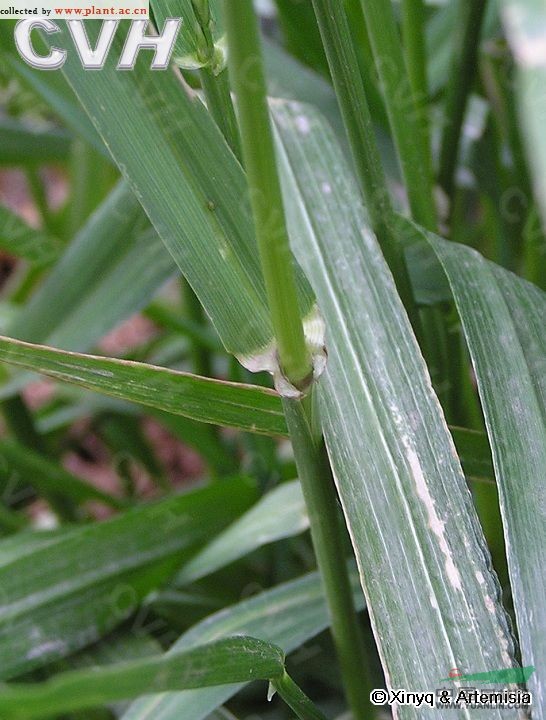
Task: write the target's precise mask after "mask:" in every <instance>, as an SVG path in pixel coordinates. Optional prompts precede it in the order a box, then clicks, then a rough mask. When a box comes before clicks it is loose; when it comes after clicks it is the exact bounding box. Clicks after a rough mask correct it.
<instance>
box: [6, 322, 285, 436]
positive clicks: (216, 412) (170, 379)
mask: <svg viewBox="0 0 546 720" xmlns="http://www.w3.org/2000/svg"><path fill="white" fill-rule="evenodd" d="M0 361H3V362H7V363H11V364H13V365H18V366H19V367H23V368H25V369H27V370H33V371H35V372H39V373H42V374H44V375H48V376H49V377H52V378H55V379H57V380H62V381H64V382H71V383H74V384H76V385H80V386H81V387H85V388H87V389H88V390H94V391H96V392H102V393H105V394H106V395H111V396H113V397H117V398H120V399H121V400H129V401H131V402H136V403H140V404H142V405H147V406H149V407H153V408H157V409H158V410H164V411H166V412H170V413H174V414H175V415H184V416H185V417H188V418H191V419H193V420H199V421H200V422H207V423H213V424H216V425H226V426H228V427H236V428H239V429H241V430H249V431H251V432H260V433H264V434H267V435H283V434H286V425H285V421H284V416H283V414H282V407H281V405H280V401H279V396H278V395H277V394H276V393H275V392H273V391H272V390H268V389H267V388H262V387H259V386H255V385H244V384H239V383H231V382H224V381H222V380H212V379H209V378H203V377H200V376H198V375H191V374H190V373H184V372H179V371H176V370H169V369H167V368H161V367H157V366H155V365H147V364H145V363H137V362H131V361H128V360H117V359H114V358H105V357H95V356H93V355H83V354H80V353H71V352H67V351H64V350H56V349H54V348H49V347H45V346H44V345H32V344H30V343H24V342H21V341H19V340H13V339H12V338H4V337H1V336H0Z"/></svg>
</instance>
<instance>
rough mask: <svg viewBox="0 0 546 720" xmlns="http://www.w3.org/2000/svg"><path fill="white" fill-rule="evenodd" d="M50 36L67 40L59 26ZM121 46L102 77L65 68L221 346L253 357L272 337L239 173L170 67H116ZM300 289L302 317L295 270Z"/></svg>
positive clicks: (72, 59) (306, 297) (74, 61)
mask: <svg viewBox="0 0 546 720" xmlns="http://www.w3.org/2000/svg"><path fill="white" fill-rule="evenodd" d="M54 42H55V45H57V46H60V47H61V46H63V45H67V44H68V43H69V42H70V41H69V39H68V37H67V33H66V31H63V32H62V33H59V34H58V35H56V36H55V41H54ZM122 43H123V38H122V37H121V35H120V34H119V33H118V36H117V37H116V39H115V40H114V43H113V49H112V51H111V53H110V59H109V61H108V62H107V64H106V66H105V68H104V69H103V70H101V72H100V73H92V74H91V75H90V74H89V73H87V72H85V71H84V70H83V69H82V67H81V65H80V63H79V60H78V58H77V57H76V56H75V55H74V54H70V53H69V58H68V60H67V62H66V64H65V66H64V69H63V72H64V73H65V74H66V77H67V79H68V81H69V82H70V84H71V86H72V87H73V89H74V90H75V92H76V94H77V95H78V98H79V100H80V102H81V103H82V105H83V107H84V108H85V109H86V110H87V111H88V113H89V115H90V116H91V117H92V119H93V122H94V124H95V126H96V128H97V130H98V131H99V133H100V135H101V137H102V138H103V139H104V141H105V142H106V143H107V145H108V147H109V149H110V151H111V153H112V155H113V157H114V159H115V161H116V162H117V164H118V165H119V167H120V169H121V171H122V172H123V174H124V175H125V177H126V178H127V179H128V181H129V183H130V184H131V187H132V188H133V190H134V192H135V194H136V196H137V197H138V199H139V201H140V203H141V204H142V206H143V207H144V209H145V211H146V213H147V214H148V216H149V218H150V220H151V221H152V223H153V225H154V226H155V228H156V230H157V232H158V234H159V235H160V237H161V238H162V239H163V241H164V242H165V244H166V246H167V248H168V249H169V251H170V252H171V254H172V256H173V257H174V259H175V261H176V262H177V264H178V266H179V267H180V269H181V271H182V272H183V274H184V275H185V276H186V277H187V279H188V281H189V283H190V284H191V286H192V287H193V289H194V291H195V292H196V294H197V296H198V297H199V299H200V301H201V303H202V304H203V306H204V308H205V309H206V311H207V313H208V314H209V316H210V317H211V320H212V322H213V323H214V325H215V326H216V329H217V331H218V334H219V335H220V337H221V338H222V341H223V343H224V345H225V346H226V348H227V349H228V350H229V351H230V352H232V353H233V354H235V355H237V356H239V357H240V358H242V359H243V361H244V360H245V359H248V358H250V361H249V362H251V361H252V360H253V359H254V358H255V356H256V355H257V354H258V353H259V352H261V351H263V350H264V349H265V348H268V347H270V345H271V342H272V337H273V336H272V330H271V325H270V320H269V313H268V309H267V303H266V298H265V289H264V284H263V279H262V275H261V271H260V267H259V262H258V257H257V253H256V247H255V239H254V230H253V224H252V216H251V214H250V208H249V204H248V192H247V187H246V179H245V176H244V173H243V170H242V168H241V167H240V165H239V163H238V162H237V160H236V159H235V157H234V156H233V154H232V153H231V150H230V149H229V147H228V146H227V144H226V143H225V141H224V139H223V137H222V135H221V133H220V131H219V130H218V128H217V127H216V125H215V124H214V122H213V120H212V118H211V117H210V116H209V115H208V113H207V111H206V109H205V107H204V106H203V104H202V103H201V101H200V100H199V99H198V98H197V97H195V96H194V95H192V94H191V91H189V89H188V88H187V87H186V86H184V84H183V83H182V82H181V79H180V77H179V76H177V74H176V73H175V72H174V71H173V72H156V73H151V72H150V70H149V67H148V65H149V62H150V58H149V56H148V57H146V54H143V53H141V54H140V60H139V61H138V62H137V65H136V67H135V70H134V71H132V72H127V73H123V72H118V71H117V69H116V64H115V63H116V62H117V60H116V57H117V56H118V55H119V52H120V50H121V47H122ZM137 146H138V147H140V148H141V152H139V153H135V152H134V148H135V147H137ZM299 286H300V290H301V293H300V295H301V305H302V312H303V313H304V314H305V315H307V314H309V313H310V312H311V310H312V307H313V299H312V294H311V293H310V290H309V287H308V285H307V283H306V282H305V281H304V279H303V276H300V281H299ZM242 319H244V321H242Z"/></svg>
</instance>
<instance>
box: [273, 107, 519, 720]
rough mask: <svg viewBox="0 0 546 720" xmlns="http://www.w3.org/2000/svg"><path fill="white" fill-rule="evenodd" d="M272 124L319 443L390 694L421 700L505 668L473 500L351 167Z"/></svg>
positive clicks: (307, 136) (281, 111) (310, 130)
mask: <svg viewBox="0 0 546 720" xmlns="http://www.w3.org/2000/svg"><path fill="white" fill-rule="evenodd" d="M274 115H275V119H276V124H277V128H278V133H279V135H280V138H281V140H282V144H283V148H284V152H283V153H282V157H281V163H282V166H283V168H284V174H285V178H286V179H288V182H286V181H285V188H284V189H285V202H286V206H287V208H288V214H289V218H290V225H291V228H292V231H293V233H292V237H293V238H294V250H295V252H296V255H297V257H298V258H299V260H300V262H301V264H302V266H303V267H304V269H305V270H306V272H307V275H308V277H309V279H310V281H311V283H312V285H313V286H314V290H315V292H316V294H317V299H318V302H319V305H320V308H321V311H322V313H323V315H324V318H325V321H326V326H327V337H328V349H329V363H328V368H327V371H326V373H325V376H324V378H323V380H322V381H321V387H320V391H319V397H320V405H321V408H322V413H323V420H324V431H325V438H326V443H327V446H328V451H329V454H330V459H331V462H332V466H333V471H334V474H335V478H336V483H337V486H338V490H339V494H340V497H341V501H342V505H343V509H344V513H345V517H346V521H347V524H348V527H349V531H350V534H351V538H352V542H353V547H354V550H355V554H356V556H357V560H358V564H359V570H360V574H361V580H362V585H363V589H364V592H365V594H366V597H367V602H368V606H369V611H370V615H371V618H372V623H373V626H374V629H375V635H376V640H377V642H378V647H379V651H380V654H381V657H382V662H383V667H384V670H385V673H386V676H387V681H388V684H389V685H390V686H392V687H411V688H414V689H418V688H419V689H422V690H425V689H426V688H430V687H431V686H434V684H435V683H437V682H438V680H439V679H440V678H442V677H445V676H446V673H445V670H444V668H447V669H448V670H449V668H451V667H472V668H480V669H484V670H485V669H490V668H491V667H499V668H501V667H510V666H512V665H513V664H514V659H513V649H512V640H511V637H510V634H509V629H508V626H507V621H506V616H505V612H504V610H503V609H502V607H501V605H500V604H499V602H498V594H499V587H498V582H497V580H496V578H495V576H494V575H493V574H492V572H491V568H490V561H489V558H488V553H487V549H486V545H485V540H484V538H483V534H482V531H481V528H480V527H479V523H478V521H477V517H476V514H475V511H474V508H473V505H472V501H471V497H470V493H469V491H468V488H467V486H466V483H465V481H464V476H463V474H462V471H461V467H460V464H459V461H458V458H457V455H456V452H455V448H454V445H453V442H452V439H451V437H450V435H449V432H448V429H447V426H446V424H445V420H444V418H443V415H442V412H441V409H440V406H439V403H438V400H437V398H436V396H435V395H434V391H433V389H432V385H431V382H430V378H429V376H428V373H427V369H426V366H425V363H424V361H423V359H422V357H421V355H420V351H419V348H418V346H417V343H416V341H415V339H414V336H413V333H412V330H411V326H410V324H409V321H408V319H407V316H406V314H405V312H404V309H403V307H402V304H401V302H400V300H399V298H398V296H397V294H396V291H395V287H394V283H393V280H392V277H391V275H390V273H389V271H388V269H387V266H386V264H385V262H384V260H383V258H382V256H381V253H380V251H379V248H378V245H377V243H376V240H375V238H374V236H373V234H372V233H371V231H370V230H369V227H368V224H367V218H366V214H365V212H364V210H363V208H362V206H361V203H360V200H359V197H358V193H357V191H356V189H355V187H354V184H353V181H352V179H351V176H350V173H349V171H348V169H347V166H346V163H345V162H344V160H343V158H342V156H341V154H340V152H339V150H336V145H335V139H334V138H333V136H332V133H331V132H329V131H328V130H327V129H326V128H325V126H324V124H323V122H322V121H321V120H320V118H319V117H318V116H317V115H316V114H315V113H314V112H313V111H312V110H311V109H310V108H305V107H297V106H294V105H293V104H292V105H289V104H285V103H276V104H275V106H274ZM302 116H303V117H305V118H306V119H307V123H306V125H305V128H304V129H305V130H306V131H305V132H302V131H301V130H302V127H303V126H302V123H301V121H298V118H301V117H302ZM401 614H403V615H404V617H405V618H406V620H407V622H405V623H403V624H401V623H400V622H399V621H398V618H399V617H400V615H401ZM425 617H426V619H427V622H426V632H425V631H423V632H422V631H421V628H422V627H423V625H422V623H423V618H425ZM442 673H443V674H442ZM437 714H438V716H439V717H443V715H444V713H443V712H442V711H441V710H440V711H437ZM449 714H450V712H446V713H445V716H446V717H447V716H448V715H449ZM399 715H400V717H419V712H418V711H417V710H415V709H412V708H404V709H402V708H401V709H400V712H399ZM490 717H492V718H493V717H502V712H501V711H495V710H491V711H490Z"/></svg>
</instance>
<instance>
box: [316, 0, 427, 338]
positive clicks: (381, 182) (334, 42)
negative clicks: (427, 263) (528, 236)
mask: <svg viewBox="0 0 546 720" xmlns="http://www.w3.org/2000/svg"><path fill="white" fill-rule="evenodd" d="M313 7H314V9H315V15H316V17H317V21H318V25H319V29H320V33H321V36H322V42H323V44H324V48H325V50H326V57H327V58H328V64H329V66H330V73H331V75H332V80H333V83H334V88H335V91H336V95H337V99H338V102H339V106H340V110H341V114H342V116H343V122H344V124H345V130H346V132H347V136H348V139H349V144H350V146H351V150H352V157H353V162H354V164H355V168H356V173H357V178H358V180H359V182H360V187H361V190H362V194H363V197H364V201H365V205H366V207H367V209H368V212H369V214H370V220H371V225H372V228H373V230H374V232H375V234H376V235H377V239H378V240H379V244H380V245H381V250H382V252H383V255H384V256H385V259H386V261H387V263H388V265H389V267H390V269H391V271H392V273H393V275H394V279H395V281H396V286H397V288H398V292H399V294H400V297H401V298H402V301H403V303H404V305H405V307H406V310H407V311H408V314H409V315H410V317H411V320H412V324H413V326H414V328H415V329H416V330H418V328H419V318H418V314H417V311H416V309H415V302H414V299H413V293H412V290H411V285H410V281H409V276H408V271H407V268H406V262H405V258H404V254H403V248H402V246H401V244H400V243H399V242H398V241H397V239H396V232H395V227H396V217H395V214H394V210H393V207H392V203H391V199H390V196H389V191H388V188H387V183H386V179H385V174H384V172H383V166H382V164H381V157H380V154H379V149H378V147H377V142H376V140H375V131H374V126H373V122H372V118H371V115H370V110H369V107H368V102H367V98H366V91H365V88H364V83H363V80H362V76H361V74H360V71H359V65H358V56H357V54H356V50H355V47H354V44H353V41H352V34H351V29H350V26H349V22H348V20H347V15H346V13H345V9H344V7H343V3H342V2H340V0H313Z"/></svg>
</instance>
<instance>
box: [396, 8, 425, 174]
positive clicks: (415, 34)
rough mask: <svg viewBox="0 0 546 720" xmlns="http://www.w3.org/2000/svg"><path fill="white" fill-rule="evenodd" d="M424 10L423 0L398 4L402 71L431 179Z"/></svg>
mask: <svg viewBox="0 0 546 720" xmlns="http://www.w3.org/2000/svg"><path fill="white" fill-rule="evenodd" d="M425 19H426V8H425V3H424V0H402V39H403V44H404V49H405V57H406V67H407V71H408V77H409V81H410V84H411V88H412V90H413V99H414V102H415V106H416V109H417V114H418V117H419V119H420V122H421V132H422V134H423V142H424V144H425V147H426V148H427V150H428V152H427V162H428V163H429V172H430V174H431V177H432V157H431V153H430V128H429V117H428V102H429V89H428V77H427V53H426V37H425Z"/></svg>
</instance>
